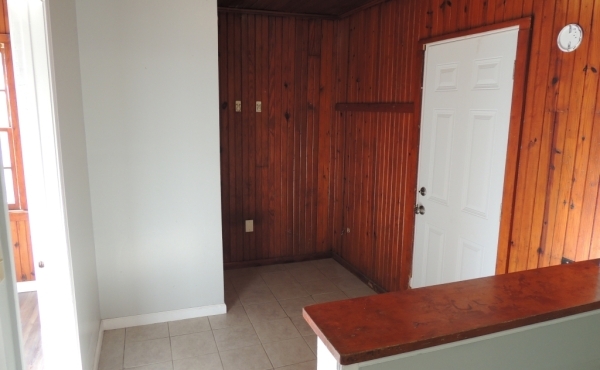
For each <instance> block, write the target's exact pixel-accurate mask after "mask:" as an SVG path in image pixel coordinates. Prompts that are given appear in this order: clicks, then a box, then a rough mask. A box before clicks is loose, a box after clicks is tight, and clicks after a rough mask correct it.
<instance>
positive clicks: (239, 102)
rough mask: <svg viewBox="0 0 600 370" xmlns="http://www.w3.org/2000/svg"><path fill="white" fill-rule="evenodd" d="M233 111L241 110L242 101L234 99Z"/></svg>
mask: <svg viewBox="0 0 600 370" xmlns="http://www.w3.org/2000/svg"><path fill="white" fill-rule="evenodd" d="M235 111H236V112H241V111H242V102H241V101H240V100H236V101H235Z"/></svg>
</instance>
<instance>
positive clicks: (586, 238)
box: [220, 0, 600, 290]
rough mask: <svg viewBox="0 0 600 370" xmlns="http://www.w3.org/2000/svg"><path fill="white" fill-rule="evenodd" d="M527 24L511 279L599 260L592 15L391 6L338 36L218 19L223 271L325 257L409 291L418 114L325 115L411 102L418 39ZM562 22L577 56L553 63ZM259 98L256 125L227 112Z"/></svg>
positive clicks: (460, 0)
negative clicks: (574, 31)
mask: <svg viewBox="0 0 600 370" xmlns="http://www.w3.org/2000/svg"><path fill="white" fill-rule="evenodd" d="M524 16H532V17H533V32H532V40H531V44H532V47H531V53H530V54H531V56H530V63H529V66H528V76H527V89H526V93H525V114H524V120H523V125H522V132H521V150H520V153H519V165H518V178H517V184H516V191H515V194H516V200H515V211H514V214H513V221H512V230H511V237H510V240H511V243H510V247H509V256H507V260H508V266H507V270H508V271H519V270H524V269H531V268H537V267H544V266H549V265H555V264H558V263H560V260H561V258H562V257H563V256H564V257H567V258H569V259H573V260H585V259H588V258H598V257H600V217H596V215H597V214H598V210H599V207H598V205H599V204H600V203H599V202H600V197H599V191H600V186H599V183H600V162H599V161H597V158H600V128H598V127H600V126H599V124H598V121H599V120H600V118H599V117H600V113H599V112H600V105H598V101H599V98H598V84H599V80H598V71H599V70H600V65H599V64H598V63H599V62H598V60H599V59H598V55H600V49H599V48H600V42H599V41H600V21H598V20H599V19H600V4H596V3H595V2H593V1H585V0H570V1H566V0H527V1H517V0H488V1H473V0H456V1H444V0H439V1H438V0H435V1H433V0H426V1H420V0H394V1H388V2H385V3H382V4H380V5H377V6H374V7H371V8H368V9H366V10H363V11H360V12H358V13H356V14H354V15H352V16H350V17H345V18H341V19H339V20H336V21H323V20H307V19H299V18H298V19H296V18H291V17H265V16H250V15H248V16H241V15H232V14H224V13H222V14H220V62H221V71H222V73H221V102H222V108H223V109H222V122H221V124H222V126H221V132H222V143H221V144H222V148H223V152H222V163H223V179H222V181H223V197H224V198H223V207H224V212H223V218H224V222H223V224H224V241H225V259H226V262H234V261H250V260H257V259H267V258H278V257H282V256H301V255H304V254H306V253H318V252H328V251H330V250H332V251H333V252H334V253H336V254H337V255H339V256H341V257H342V258H343V259H344V260H346V261H347V262H348V263H350V264H351V265H352V266H354V267H355V268H357V269H358V270H359V271H361V272H362V273H363V274H365V275H366V276H367V277H368V278H369V279H371V280H373V281H374V282H375V283H376V284H377V285H379V286H381V287H383V288H385V289H387V290H399V289H403V288H406V287H407V284H408V279H407V277H408V274H407V271H409V270H410V266H411V264H412V260H411V258H412V255H411V252H410V251H411V248H412V243H413V230H414V216H413V214H412V207H413V205H414V202H415V186H416V174H417V173H416V171H417V155H418V150H417V147H418V139H419V137H418V136H419V133H418V128H417V127H416V126H415V123H414V120H413V119H414V115H411V114H399V113H373V112H366V113H362V112H335V111H334V105H335V103H338V102H360V103H363V102H377V103H379V102H411V101H414V100H415V95H416V94H420V91H415V89H414V86H416V82H417V80H416V79H417V78H420V73H419V72H420V66H419V65H417V62H416V59H417V58H416V56H417V55H418V53H419V50H417V49H418V47H417V42H418V40H420V39H425V38H429V37H433V36H439V35H443V34H449V33H452V32H456V31H459V30H466V29H471V28H475V27H479V26H484V25H489V24H493V23H499V22H503V21H507V20H512V19H518V18H521V17H524ZM244 17H245V18H244ZM251 17H253V18H251ZM572 22H575V23H579V24H580V25H581V26H582V27H583V28H584V32H585V39H584V43H583V45H582V46H581V47H580V48H579V49H578V50H577V51H575V52H574V53H562V52H560V51H558V49H557V46H556V43H555V40H556V35H557V34H558V32H559V30H560V28H561V27H562V26H563V25H565V24H568V23H572ZM319 26H320V28H319ZM249 28H251V29H253V30H254V31H252V30H250V31H248V30H249ZM265 32H266V33H265ZM261 34H262V35H263V36H262V38H261V37H260V36H259V35H261ZM318 34H320V35H321V37H320V38H318V37H317V38H316V39H315V38H314V37H313V36H314V35H318ZM311 35H313V36H311ZM311 37H312V38H311ZM310 40H312V41H310ZM317 40H320V53H317V52H315V51H316V50H317V49H318V48H317ZM249 44H252V45H250V46H249ZM258 50H261V51H262V54H261V55H262V56H259V54H260V53H259V52H258ZM317 54H318V55H317ZM260 60H262V62H259V61H260ZM223 71H224V72H223ZM244 71H249V72H248V73H245V72H244ZM317 75H318V76H320V77H319V79H318V85H317ZM247 86H250V89H249V90H248V88H247ZM316 86H318V90H319V96H318V97H316V96H314V94H315V91H316V89H315V87H316ZM265 88H267V89H268V91H265V90H264V89H265ZM255 98H256V99H259V98H260V99H262V100H263V112H268V116H267V117H266V118H265V113H263V114H262V115H260V114H255V113H252V114H250V111H249V110H245V111H244V112H243V113H242V114H236V113H234V112H233V110H232V109H233V103H232V102H233V101H235V100H244V101H246V100H248V99H250V100H251V99H255ZM265 101H266V103H265ZM223 103H228V104H223ZM249 104H250V105H252V103H245V104H244V107H245V108H248V106H249ZM311 112H312V113H314V114H312V115H311V114H310V113H311ZM417 114H419V113H418V112H417ZM265 120H266V121H265ZM595 123H596V124H595ZM315 136H316V137H315ZM311 148H312V150H313V151H312V152H311V153H310V155H309V151H310V149H311ZM253 194H254V196H253ZM251 198H252V199H251ZM246 218H254V220H255V223H256V224H255V233H253V234H246V233H244V232H243V220H244V219H246Z"/></svg>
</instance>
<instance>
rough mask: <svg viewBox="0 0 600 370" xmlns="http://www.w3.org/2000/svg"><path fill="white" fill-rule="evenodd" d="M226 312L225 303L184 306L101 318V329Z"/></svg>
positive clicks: (121, 327) (120, 327)
mask: <svg viewBox="0 0 600 370" xmlns="http://www.w3.org/2000/svg"><path fill="white" fill-rule="evenodd" d="M224 313H227V306H226V305H225V304H217V305H213V306H202V307H194V308H186V309H183V310H175V311H166V312H158V313H150V314H146V315H137V316H127V317H117V318H114V319H104V320H102V328H101V329H102V330H113V329H123V328H130V327H132V326H139V325H149V324H158V323H162V322H169V321H177V320H185V319H194V318H196V317H205V316H212V315H220V314H224Z"/></svg>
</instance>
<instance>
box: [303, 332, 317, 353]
mask: <svg viewBox="0 0 600 370" xmlns="http://www.w3.org/2000/svg"><path fill="white" fill-rule="evenodd" d="M303 338H304V341H305V342H306V344H308V346H309V347H310V349H311V350H312V351H313V353H314V354H315V356H316V355H317V347H318V344H317V336H316V335H307V336H305V337H303Z"/></svg>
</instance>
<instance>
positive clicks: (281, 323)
mask: <svg viewBox="0 0 600 370" xmlns="http://www.w3.org/2000/svg"><path fill="white" fill-rule="evenodd" d="M252 325H253V326H254V330H256V334H257V335H258V338H260V341H261V342H262V343H263V344H264V343H268V342H274V341H278V340H284V339H292V338H298V337H300V333H299V332H298V330H297V329H296V327H295V326H294V324H293V323H292V321H291V320H290V319H289V318H286V319H280V320H271V321H258V322H255V323H252Z"/></svg>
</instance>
